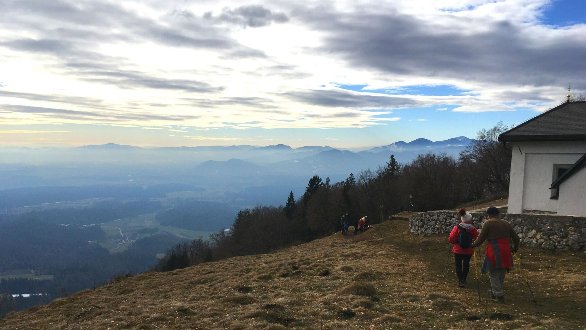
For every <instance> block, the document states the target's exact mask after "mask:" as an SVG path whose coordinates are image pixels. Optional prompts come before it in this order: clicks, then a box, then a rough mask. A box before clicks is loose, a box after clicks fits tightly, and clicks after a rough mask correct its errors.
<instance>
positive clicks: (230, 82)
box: [0, 0, 586, 148]
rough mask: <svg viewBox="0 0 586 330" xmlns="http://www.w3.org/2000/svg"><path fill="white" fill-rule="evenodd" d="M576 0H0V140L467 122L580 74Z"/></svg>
mask: <svg viewBox="0 0 586 330" xmlns="http://www.w3.org/2000/svg"><path fill="white" fill-rule="evenodd" d="M585 13H586V1H582V0H553V1H551V0H550V1H548V0H504V1H503V0H501V1H499V0H443V1H434V0H403V1H399V0H377V1H367V0H342V1H327V0H318V1H313V0H312V1H291V0H272V1H267V0H257V1H252V2H246V1H243V0H238V1H224V0H213V1H212V0H209V1H208V0H165V1H161V0H140V1H139V0H112V1H109V0H92V1H84V0H51V1H47V0H0V145H1V146H15V145H30V146H44V145H47V146H49V145H50V146H54V145H56V146H59V145H63V146H65V145H84V144H101V143H107V142H114V143H120V144H133V145H139V146H181V145H185V146H197V145H233V144H253V145H269V144H277V143H285V144H289V145H292V146H302V145H330V146H334V147H348V148H351V147H360V146H377V145H385V144H389V143H392V142H394V141H397V140H407V141H409V140H412V139H415V138H418V137H424V138H428V139H431V140H441V139H446V138H450V137H455V136H459V135H465V136H468V137H475V136H476V133H477V132H478V131H479V130H480V129H483V128H490V127H493V126H494V125H495V124H496V123H497V122H498V121H503V122H504V123H505V124H507V125H511V124H519V123H521V122H523V121H525V120H527V119H529V118H531V117H533V116H535V115H537V114H539V112H540V111H544V110H547V109H549V108H551V107H554V106H556V105H557V104H559V103H561V102H562V101H564V99H565V95H566V94H567V88H568V85H569V84H571V87H572V91H573V92H574V94H576V95H579V94H582V95H583V94H584V91H586V80H585V77H584V73H585V72H586V37H585V36H586V18H585Z"/></svg>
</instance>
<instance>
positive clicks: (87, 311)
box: [0, 220, 586, 329]
mask: <svg viewBox="0 0 586 330" xmlns="http://www.w3.org/2000/svg"><path fill="white" fill-rule="evenodd" d="M521 252H522V255H521V257H522V258H523V259H522V260H521V262H522V263H521V265H520V266H521V267H518V269H517V270H516V271H515V272H513V273H511V274H509V275H508V277H507V280H506V287H505V290H506V293H507V303H506V304H504V305H503V304H497V303H495V302H493V301H492V300H490V299H488V298H487V294H485V292H486V291H487V289H488V281H487V279H486V276H481V277H479V281H478V283H479V285H480V292H481V293H482V294H481V296H480V301H479V296H478V293H477V290H476V281H475V278H474V273H471V274H470V278H469V282H470V285H469V287H468V288H464V289H461V288H458V287H457V286H456V281H455V275H454V273H453V271H452V259H451V255H450V254H449V253H448V244H447V243H446V238H445V237H443V236H432V237H420V236H412V235H410V234H408V232H407V223H406V222H405V221H402V220H395V221H388V222H385V223H383V224H379V225H376V226H375V227H374V228H373V229H371V230H368V231H367V232H366V233H363V234H361V235H358V236H346V237H345V236H342V235H341V234H339V233H337V234H335V235H332V236H330V237H327V238H324V239H321V240H317V241H314V242H310V243H307V244H303V245H300V246H296V247H292V248H289V249H286V250H282V251H278V252H276V253H272V254H264V255H257V256H244V257H236V258H231V259H228V260H224V261H219V262H213V263H207V264H202V265H199V266H196V267H191V268H188V269H184V270H177V271H174V272H169V273H147V274H142V275H139V276H135V277H130V278H124V279H122V280H120V281H118V282H116V283H113V284H111V285H107V286H105V287H101V288H99V289H97V290H94V291H86V292H82V293H80V294H77V295H74V296H72V297H69V298H66V299H62V300H58V301H55V302H53V303H52V304H50V305H48V306H43V307H37V308H35V309H33V310H31V311H27V312H24V313H17V314H11V315H9V316H8V317H6V318H5V319H4V320H1V321H0V328H2V329H34V328H39V329H55V328H63V329H94V328H99V329H107V328H112V329H121V328H133V329H160V328H165V329H169V328H176V329H285V328H297V329H391V328H393V329H428V328H434V327H435V328H439V329H445V328H457V329H463V328H482V329H502V328H507V329H511V328H544V329H548V328H551V329H560V328H567V329H577V328H580V327H583V325H584V324H586V317H585V316H584V315H585V312H586V310H585V309H584V308H585V307H584V306H586V279H585V276H584V274H586V273H585V265H586V262H585V258H584V252H581V253H579V254H576V255H572V254H571V253H558V254H551V253H544V252H541V251H536V250H522V251H521ZM526 280H528V281H526ZM527 283H530V286H531V291H532V292H533V296H532V295H531V293H530V291H529V287H528V286H527ZM532 297H534V298H535V301H536V303H534V302H533V299H532Z"/></svg>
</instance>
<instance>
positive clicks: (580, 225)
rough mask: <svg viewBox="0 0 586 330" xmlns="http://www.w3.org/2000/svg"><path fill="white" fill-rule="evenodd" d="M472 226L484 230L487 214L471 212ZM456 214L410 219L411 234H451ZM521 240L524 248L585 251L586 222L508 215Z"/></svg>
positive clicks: (437, 213) (429, 214)
mask: <svg viewBox="0 0 586 330" xmlns="http://www.w3.org/2000/svg"><path fill="white" fill-rule="evenodd" d="M471 214H472V223H473V224H474V225H475V226H476V227H478V228H481V227H482V221H483V220H484V217H485V214H484V213H480V212H479V213H476V212H471ZM455 215H456V213H455V212H454V211H449V210H442V211H430V212H421V213H417V214H415V215H413V216H411V217H410V218H409V230H410V231H411V232H412V233H415V234H423V235H431V234H446V235H447V234H448V233H449V232H450V231H451V230H452V228H453V227H454V226H455V225H456V224H458V223H459V218H456V217H455ZM503 219H505V220H507V221H508V222H510V223H511V224H512V225H513V228H515V232H516V233H517V234H518V235H519V237H520V238H521V244H522V245H525V246H532V247H538V248H542V249H547V250H584V247H585V246H586V218H583V217H569V216H557V215H537V214H505V215H504V217H503Z"/></svg>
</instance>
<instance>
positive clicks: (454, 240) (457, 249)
mask: <svg viewBox="0 0 586 330" xmlns="http://www.w3.org/2000/svg"><path fill="white" fill-rule="evenodd" d="M461 226H462V227H464V228H466V229H465V230H468V232H470V234H472V240H475V239H476V238H477V237H478V229H476V227H474V226H473V225H472V224H469V223H464V222H463V223H460V224H458V225H456V226H454V228H453V229H452V231H451V232H450V236H449V237H448V241H449V242H450V243H451V244H452V253H455V254H465V255H472V254H473V253H474V249H473V248H471V247H469V248H463V247H461V246H460V245H458V235H460V230H464V228H462V227H461Z"/></svg>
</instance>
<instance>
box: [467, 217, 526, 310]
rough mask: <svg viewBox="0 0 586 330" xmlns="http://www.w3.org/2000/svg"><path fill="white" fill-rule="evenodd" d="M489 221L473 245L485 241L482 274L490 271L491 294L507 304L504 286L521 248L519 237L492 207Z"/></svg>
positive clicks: (475, 245)
mask: <svg viewBox="0 0 586 330" xmlns="http://www.w3.org/2000/svg"><path fill="white" fill-rule="evenodd" d="M486 214H487V215H488V219H487V220H486V222H485V223H484V225H482V230H481V231H480V235H478V238H477V239H476V240H475V241H474V243H473V244H472V247H477V246H479V245H480V244H482V243H483V242H484V241H485V240H487V241H488V243H487V244H486V251H485V256H484V263H483V264H482V272H483V273H486V272H487V271H488V276H489V278H490V288H491V290H490V293H491V296H492V298H493V299H496V300H497V301H498V302H505V292H504V290H503V285H504V282H505V275H506V273H507V272H508V271H509V270H510V269H511V268H512V267H513V256H512V254H511V253H515V252H517V249H518V248H519V236H518V235H517V233H515V230H514V229H513V226H511V224H510V223H508V222H506V221H504V220H502V219H500V218H499V210H498V209H497V208H496V207H494V206H491V207H489V208H488V209H487V210H486Z"/></svg>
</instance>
